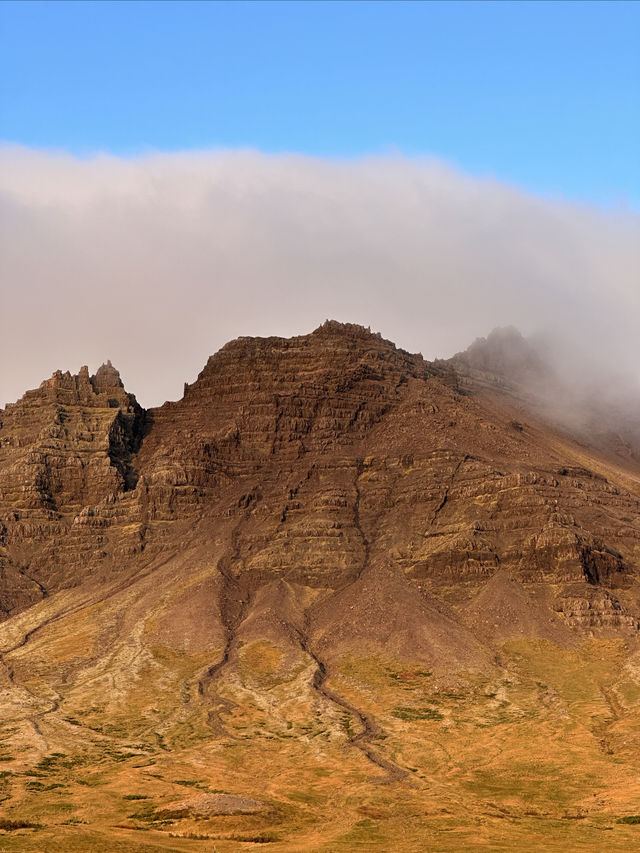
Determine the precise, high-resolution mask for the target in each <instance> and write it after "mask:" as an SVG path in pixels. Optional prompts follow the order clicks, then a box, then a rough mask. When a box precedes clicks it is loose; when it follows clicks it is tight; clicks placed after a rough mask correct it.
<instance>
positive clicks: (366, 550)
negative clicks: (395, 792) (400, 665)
mask: <svg viewBox="0 0 640 853" xmlns="http://www.w3.org/2000/svg"><path fill="white" fill-rule="evenodd" d="M508 338H509V340H508V341H507V342H506V343H505V346H506V347H507V349H508V351H509V353H512V352H513V350H514V338H513V333H509V335H508ZM494 343H495V342H494ZM515 344H517V346H515V349H516V350H517V352H519V353H520V355H519V356H518V364H519V365H520V368H521V369H522V370H530V369H533V368H532V366H531V362H530V359H529V356H528V354H527V353H526V352H524V351H523V349H522V347H521V346H520V344H519V343H518V341H515ZM485 349H486V348H484V349H483V347H482V346H480V345H478V346H476V348H475V349H474V348H473V347H472V348H471V350H470V351H469V352H470V353H471V355H470V356H469V357H468V358H467V361H466V368H465V370H462V368H461V367H460V363H459V362H456V360H454V361H453V363H452V364H444V363H439V364H430V363H428V362H425V361H424V360H423V359H422V358H421V357H420V356H417V355H411V354H409V353H406V352H404V351H402V350H399V349H397V348H396V347H395V346H394V345H393V344H391V343H390V342H388V341H385V340H383V339H382V338H381V337H380V336H379V335H375V334H372V333H371V332H370V331H369V330H367V329H363V328H362V327H359V326H353V325H342V324H338V323H334V322H327V323H325V324H324V325H323V326H321V327H320V328H319V329H317V330H316V331H315V332H314V333H312V334H310V335H306V336H300V337H295V338H290V339H283V338H239V339H238V340H235V341H232V342H231V343H229V344H227V345H226V346H224V347H223V348H222V349H221V350H220V351H219V352H218V353H216V354H215V355H214V356H212V357H211V358H210V359H209V361H208V362H207V364H206V366H205V368H204V369H203V371H202V372H201V374H200V375H199V377H198V379H197V380H196V381H195V382H194V383H193V384H192V385H187V386H185V393H184V397H183V398H182V400H180V401H179V402H176V403H166V404H165V405H164V406H162V407H160V408H158V409H153V410H150V411H148V412H144V411H143V410H142V409H141V408H140V407H139V406H138V404H137V403H136V400H135V397H133V395H131V394H129V393H127V392H126V391H125V389H124V387H123V385H122V382H121V380H120V376H119V374H118V372H117V370H115V368H114V367H113V366H112V365H111V363H110V362H108V363H107V364H106V365H103V366H102V367H101V368H99V370H98V371H97V372H96V374H95V376H89V372H88V370H87V368H86V367H83V368H82V369H81V370H80V372H79V373H78V375H77V376H72V375H70V374H69V373H64V374H63V373H61V372H57V373H55V374H54V375H53V377H52V378H51V379H50V380H48V381H46V382H43V383H42V385H41V386H40V388H38V389H37V390H35V391H29V392H27V393H26V394H25V395H24V397H23V398H22V399H21V400H20V401H18V402H17V403H15V404H13V405H11V406H8V407H7V408H6V410H4V411H2V412H0V422H1V423H0V573H1V574H0V582H1V586H0V589H1V593H0V607H1V608H2V609H3V610H4V612H5V613H7V614H12V613H16V612H18V611H19V610H22V609H24V608H25V607H28V606H29V604H31V603H33V602H34V601H37V600H38V599H40V598H42V597H43V596H46V595H51V594H53V593H54V592H55V591H56V590H59V589H61V588H63V587H69V586H75V585H79V584H84V583H86V582H87V581H90V582H91V583H100V582H106V581H111V580H113V579H114V578H116V577H118V578H124V579H126V577H127V576H129V575H132V574H133V573H134V572H136V571H138V570H139V569H140V568H141V567H143V566H144V565H145V564H146V563H148V562H149V561H150V560H152V559H155V558H157V557H158V555H161V554H162V553H169V552H171V553H173V552H177V551H180V550H186V549H188V548H196V547H197V548H198V549H200V551H199V553H202V554H208V555H209V558H210V559H211V560H213V561H215V562H217V566H218V570H219V575H220V583H219V584H217V585H216V586H215V589H214V590H213V591H212V593H211V594H212V595H213V596H214V597H215V598H216V612H219V613H220V620H221V622H222V624H223V626H224V629H225V630H226V631H227V632H229V633H230V634H231V633H233V632H234V631H235V630H236V629H237V628H238V626H239V625H240V624H241V623H243V622H244V623H245V626H246V625H248V624H250V622H251V620H250V619H249V617H250V615H251V607H252V602H254V603H255V601H260V600H262V599H261V597H260V596H259V595H258V593H259V591H260V590H261V589H267V588H268V589H271V588H272V587H271V586H270V585H273V584H274V583H277V582H280V581H285V582H286V583H288V584H294V585H298V587H299V588H305V589H316V590H323V591H324V592H323V594H328V595H333V594H334V593H336V595H337V597H336V598H335V607H336V608H337V609H336V611H335V612H331V613H329V611H327V610H326V608H325V610H322V609H320V610H318V611H317V613H318V614H324V615H323V616H322V619H321V620H320V621H318V622H317V624H318V626H320V625H321V624H322V625H323V626H324V627H323V628H322V636H323V637H325V640H323V643H325V645H327V644H329V645H330V643H331V637H334V636H335V637H336V638H338V639H336V643H338V644H339V643H342V642H343V641H344V635H345V632H346V633H347V634H349V633H351V634H352V635H353V636H359V633H360V628H357V626H354V625H353V624H352V622H353V620H352V608H353V607H355V604H354V602H353V601H351V599H352V598H353V595H354V594H355V592H356V591H357V590H358V589H360V590H361V596H360V597H358V596H356V598H357V599H358V612H359V611H360V610H362V614H363V615H362V619H367V618H368V617H367V616H366V614H367V612H368V611H367V607H368V605H367V602H369V603H370V605H371V612H372V613H374V612H375V613H380V612H381V608H382V607H383V604H382V603H381V600H380V594H381V593H380V590H381V589H387V590H388V591H389V592H388V595H389V597H390V598H389V600H390V601H391V599H393V600H394V601H396V603H397V600H398V596H400V598H401V599H403V600H404V599H406V601H407V602H408V601H409V600H410V599H411V597H412V596H415V601H414V605H413V606H411V607H409V606H408V605H407V606H406V607H405V606H404V605H403V608H402V609H403V612H405V613H406V614H407V620H408V622H407V624H406V625H403V627H402V631H400V632H399V633H398V632H396V634H397V635H398V637H401V639H398V643H400V645H402V646H403V647H404V646H406V645H410V644H411V642H413V641H414V640H415V643H417V644H418V645H420V644H421V643H422V644H427V645H428V643H427V639H425V636H426V635H425V633H424V625H423V623H424V624H427V623H429V622H431V623H433V626H437V627H434V628H433V631H432V637H437V638H438V641H437V642H435V640H433V639H432V641H430V642H431V645H432V646H434V648H435V647H437V648H436V650H435V651H432V652H431V653H432V654H434V655H435V656H436V657H442V656H443V655H444V652H443V648H444V645H443V644H444V640H443V639H442V638H443V637H444V636H446V635H449V636H451V637H452V640H451V642H452V643H454V644H455V646H456V649H457V652H456V654H457V655H458V656H459V657H461V658H465V656H466V658H469V659H471V658H474V656H475V657H478V656H479V654H480V653H479V652H478V651H477V650H476V649H475V647H474V640H473V638H472V637H471V636H470V635H469V633H468V630H467V629H466V628H464V629H463V628H462V626H461V625H460V626H459V630H458V632H457V633H456V631H452V630H449V628H447V626H450V625H452V624H454V621H455V619H456V618H457V617H456V615H455V613H456V611H461V609H463V608H464V607H466V605H467V603H468V602H470V601H472V600H475V597H476V596H477V595H478V594H479V593H480V591H481V590H482V589H483V588H484V587H485V586H486V585H487V583H488V582H489V581H490V579H491V578H492V576H494V575H496V573H497V572H501V573H502V574H501V575H500V577H508V578H510V579H512V581H513V584H514V585H509V584H507V583H506V582H505V584H503V585H502V586H501V587H500V596H501V598H500V601H502V599H503V598H504V596H507V594H509V595H511V594H513V596H514V599H513V600H514V605H513V606H514V607H516V606H517V608H519V609H520V610H522V608H523V607H524V605H523V602H524V601H527V600H528V599H529V597H531V599H532V600H535V602H536V605H535V608H533V610H532V612H533V613H534V614H538V616H536V618H537V619H538V621H539V622H540V625H541V631H543V632H547V633H548V632H549V631H550V630H551V629H550V628H548V624H547V622H548V620H549V619H551V621H552V622H553V626H554V628H553V630H554V631H555V630H556V627H557V626H556V622H558V623H559V624H561V625H564V626H565V627H566V628H571V627H573V629H574V630H582V629H586V630H594V629H596V630H603V631H607V630H610V631H613V632H620V631H622V632H629V631H631V632H634V631H636V630H637V625H638V617H639V616H640V612H639V610H638V588H639V587H638V579H639V574H640V571H639V570H640V566H639V563H638V560H639V557H638V555H639V554H640V501H639V497H640V478H639V477H638V471H637V470H636V469H635V468H634V467H633V464H632V462H630V463H629V466H628V467H627V468H624V467H621V466H620V465H618V464H613V463H611V461H610V460H608V459H607V458H606V457H604V456H602V455H601V454H599V453H598V452H596V451H591V450H588V449H587V448H585V447H584V446H580V445H577V444H573V443H572V442H571V441H570V440H569V439H567V438H566V436H564V437H563V436H561V435H558V434H556V433H554V431H553V429H552V428H550V427H549V426H547V425H545V424H544V423H543V422H540V421H537V420H536V418H535V415H534V413H532V412H530V411H526V410H523V408H522V405H521V404H519V403H514V401H513V397H512V396H509V395H503V396H500V393H496V386H495V384H494V385H492V386H491V389H490V391H488V390H487V387H488V384H487V381H486V378H487V375H488V374H489V373H490V372H491V371H493V370H495V369H496V364H495V363H494V362H495V359H496V358H498V362H499V366H500V365H503V362H504V360H505V358H506V356H505V354H504V352H503V350H504V347H501V346H499V347H498V350H499V352H498V354H497V355H496V352H495V348H494V351H492V354H487V352H486V351H485ZM500 353H502V355H501V354H500ZM471 363H472V369H471V368H470V364H471ZM533 367H534V368H535V369H536V370H537V369H538V368H539V366H538V365H534V366H533ZM456 369H457V370H458V372H456ZM460 371H462V372H461V373H460ZM489 384H490V383H489ZM383 567H384V568H383ZM381 573H382V574H381ZM394 577H395V580H394V579H393V578H394ZM374 578H378V581H376V582H374V581H373V579H374ZM380 578H383V579H384V583H382V581H381V580H380ZM381 584H382V586H381ZM349 585H354V586H353V589H352V592H353V594H352V593H349V594H347V593H346V592H344V590H346V589H348V588H350V587H349ZM356 585H357V586H356ZM509 591H511V592H509ZM487 594H488V593H487ZM496 595H497V593H496ZM262 598H264V595H263V596H262ZM492 600H493V599H492ZM434 601H438V602H441V603H442V606H445V605H446V606H447V607H448V608H450V610H447V613H446V614H445V613H440V612H439V611H438V610H437V607H436V604H434ZM345 602H347V603H345ZM348 602H350V603H348ZM287 606H288V605H287ZM394 606H395V605H394ZM501 606H502V605H501ZM301 607H302V605H301ZM303 610H304V607H302V610H301V611H300V612H301V613H302V611H303ZM310 614H311V611H310V612H309V617H310ZM387 617H388V618H385V619H384V620H381V619H379V620H378V621H379V624H384V625H386V626H387V628H388V626H389V625H395V624H396V623H398V624H399V622H398V619H399V618H400V617H399V616H398V614H397V613H396V610H394V608H393V607H392V608H390V610H389V613H388V614H387ZM291 618H293V617H291ZM300 618H301V619H302V616H301V617H300ZM474 618H476V617H474ZM479 618H480V617H479V616H478V617H477V618H476V621H477V620H478V619H479ZM532 618H533V617H532ZM248 619H249V621H247V620H248ZM318 619H320V615H318V616H317V620H318ZM317 620H316V621H317ZM350 620H351V621H350ZM254 621H255V620H254ZM285 621H286V620H285ZM265 624H266V623H265ZM269 624H271V623H269ZM287 624H288V625H289V628H288V629H287V630H289V631H294V628H292V627H291V625H290V623H289V622H287ZM300 624H302V623H300ZM311 624H313V620H312V622H311ZM478 624H480V623H478ZM549 624H551V623H549ZM349 625H351V628H349V627H348V626H349ZM345 626H346V627H345ZM387 628H385V631H386V634H385V637H382V636H381V638H380V642H381V643H382V642H384V643H386V642H389V637H388V636H387V634H389V631H387ZM297 630H301V629H300V627H298V629H297ZM317 630H318V631H321V628H320V627H318V628H317ZM362 630H363V631H364V634H363V636H364V635H366V637H367V642H370V641H371V642H373V641H375V630H373V634H372V630H371V628H370V626H368V627H366V630H365V628H364V627H363V628H362ZM389 630H391V629H389ZM483 630H484V629H483ZM528 630H530V631H531V630H533V628H532V627H531V626H530V625H529V627H528ZM557 630H560V629H559V628H558V629H557ZM294 633H295V631H294ZM391 633H393V631H392V632H391ZM427 633H428V631H427ZM456 636H457V637H458V639H455V637H456ZM411 638H413V640H412V639H411ZM329 652H330V649H329Z"/></svg>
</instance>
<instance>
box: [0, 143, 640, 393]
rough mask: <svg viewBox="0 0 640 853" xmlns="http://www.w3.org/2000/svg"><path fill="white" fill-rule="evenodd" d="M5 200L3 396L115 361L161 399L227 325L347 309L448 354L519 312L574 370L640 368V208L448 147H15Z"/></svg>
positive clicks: (251, 329)
mask: <svg viewBox="0 0 640 853" xmlns="http://www.w3.org/2000/svg"><path fill="white" fill-rule="evenodd" d="M0 216H1V232H0V265H1V266H0V276H1V291H0V296H1V317H2V320H1V323H0V405H3V404H5V403H7V402H12V401H14V400H16V399H17V398H18V397H20V396H21V395H22V394H23V393H24V391H26V390H27V389H29V388H32V387H37V385H38V384H39V383H40V382H41V381H42V380H43V379H45V378H47V377H49V376H50V375H51V374H52V373H53V371H54V370H56V369H62V370H70V371H72V372H77V371H78V369H79V367H80V366H81V365H82V364H88V365H89V367H90V369H91V371H92V372H95V369H96V368H97V367H98V366H99V365H100V364H101V363H102V362H104V361H106V360H107V359H108V358H110V359H111V361H112V362H113V363H114V365H115V366H116V367H118V369H119V370H120V372H121V374H122V377H123V381H124V383H125V386H126V388H127V390H129V391H131V392H132V393H134V394H136V396H137V397H138V399H139V401H140V402H141V403H142V404H143V405H145V406H152V405H159V404H161V403H162V402H164V401H165V400H167V399H176V398H178V397H180V396H181V395H182V388H183V383H184V382H185V381H189V382H191V381H193V380H194V378H195V377H196V375H197V374H198V372H199V371H200V370H201V368H202V366H203V365H204V363H205V361H206V359H207V357H208V356H209V355H210V354H211V353H213V352H215V351H216V350H217V349H219V348H220V347H221V346H222V345H223V344H224V343H225V342H226V341H227V340H229V339H231V338H234V337H237V336H239V335H285V336H289V335H293V334H303V333H307V332H310V331H312V330H313V329H314V328H316V327H317V326H318V325H320V323H322V322H323V321H324V320H325V319H327V318H333V319H337V320H342V321H348V322H355V323H360V324H362V325H365V326H371V327H372V329H374V330H376V331H379V332H381V333H382V335H383V336H384V337H386V338H390V339H391V340H393V341H394V342H395V343H396V344H397V345H398V346H401V347H402V348H404V349H408V350H410V351H413V352H422V354H423V355H424V356H425V357H426V358H429V359H433V358H436V357H441V358H446V357H448V356H451V355H453V354H454V353H455V352H457V351H459V350H462V349H465V348H466V347H467V346H468V345H469V344H470V343H471V342H472V341H473V340H474V339H475V338H477V337H478V336H482V335H486V334H487V333H488V332H489V331H490V330H491V329H492V328H493V327H495V326H507V325H513V326H516V327H517V328H518V329H520V331H521V332H522V333H523V334H524V335H527V336H531V335H533V336H536V339H537V340H540V339H544V340H545V341H549V342H550V343H549V346H548V352H549V353H555V355H553V358H554V359H555V363H556V366H557V368H558V369H559V370H560V371H561V372H563V375H564V376H565V377H566V378H569V379H571V377H575V378H576V381H577V380H578V379H580V381H581V382H583V383H585V382H586V383H589V382H592V381H593V382H596V381H597V382H598V383H602V382H603V381H604V383H605V384H606V382H607V377H608V376H609V375H611V374H616V375H624V376H626V377H627V378H628V381H631V382H633V383H634V384H636V383H638V381H639V380H640V335H639V334H638V326H639V320H640V216H639V215H638V214H637V213H635V212H632V211H629V210H624V209H620V210H602V209H598V208H596V207H591V206H587V205H584V204H577V203H572V202H571V201H568V200H564V199H550V198H541V197H535V196H533V195H531V194H527V193H525V192H523V191H522V190H520V189H518V188H517V187H513V186H509V185H506V184H504V183H501V182H500V181H499V180H497V179H494V178H492V177H475V176H470V175H467V174H463V173H461V172H460V171H458V170H456V169H455V168H454V167H452V166H450V165H448V164H446V163H443V162H440V161H437V160H433V159H408V158H404V157H400V156H386V157H370V158H362V159H357V160H323V159H316V158H310V157H302V156H295V155H267V154H262V153H259V152H255V151H203V152H183V153H174V154H159V153H148V154H145V155H142V156H136V157H131V158H119V157H113V156H107V155H97V156H93V157H91V158H87V159H79V158H76V157H73V156H71V155H68V154H66V153H52V152H43V151H36V150H31V149H27V148H22V147H16V146H4V147H2V148H0ZM625 381H626V380H625Z"/></svg>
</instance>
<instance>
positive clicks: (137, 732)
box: [0, 605, 640, 853]
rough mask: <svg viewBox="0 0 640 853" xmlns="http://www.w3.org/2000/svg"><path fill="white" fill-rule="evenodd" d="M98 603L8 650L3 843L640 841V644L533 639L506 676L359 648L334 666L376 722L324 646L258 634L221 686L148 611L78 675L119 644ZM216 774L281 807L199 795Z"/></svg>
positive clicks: (499, 668) (140, 847)
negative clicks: (300, 647)
mask: <svg viewBox="0 0 640 853" xmlns="http://www.w3.org/2000/svg"><path fill="white" fill-rule="evenodd" d="M37 609H38V608H35V610H36V611H37ZM99 610H100V608H99V607H97V608H96V606H95V605H92V606H90V607H88V608H87V609H86V610H81V611H80V612H76V613H74V615H73V616H70V617H66V618H62V619H59V620H58V621H55V620H54V621H52V622H51V623H50V624H49V625H47V626H46V627H45V628H43V629H42V631H41V633H40V634H39V635H38V636H37V638H36V637H34V638H33V641H32V642H31V643H29V644H27V645H25V646H23V647H21V648H19V649H16V651H14V652H12V653H11V654H7V655H5V668H6V667H7V665H9V666H10V667H11V668H12V669H13V670H14V672H15V675H14V677H15V679H16V681H17V682H19V684H20V685H21V686H20V688H17V687H15V686H14V687H13V689H10V688H11V687H12V685H11V684H7V683H5V685H4V691H3V698H4V700H5V706H4V712H5V713H4V720H3V724H2V729H1V732H0V734H1V737H2V744H1V747H0V748H1V750H2V754H1V756H0V760H1V765H0V767H1V776H0V781H1V785H2V789H1V790H2V794H1V796H2V807H3V808H2V824H1V826H2V829H0V850H4V851H9V850H11V851H13V850H15V851H30V853H31V852H32V851H33V853H35V851H42V853H45V851H46V853H50V851H51V852H52V851H61V853H62V851H64V852H65V853H66V852H67V851H69V853H73V851H104V853H111V851H120V850H122V851H132V853H143V851H157V850H166V851H207V853H212V851H217V853H228V851H244V850H257V849H266V850H271V851H282V853H284V851H288V853H295V851H301V852H302V851H309V853H311V851H313V853H333V851H335V853H342V852H343V851H344V853H348V851H407V853H409V851H416V853H417V851H443V853H444V851H465V850H482V851H499V850H518V851H541V850H544V851H559V852H560V851H563V853H564V851H572V850H580V851H594V853H596V851H597V853H600V851H605V850H606V851H621V853H622V851H624V853H627V851H630V850H632V849H634V848H635V846H636V845H638V843H639V841H640V817H637V820H638V821H639V823H637V824H634V823H633V822H632V821H633V820H634V816H637V815H639V814H640V655H638V654H637V653H636V654H635V655H634V654H632V653H630V651H629V649H628V648H627V647H626V646H625V643H624V641H622V640H620V639H602V638H601V639H590V640H587V641H581V644H578V645H576V646H574V647H573V648H560V647H558V646H556V645H554V644H553V643H552V642H550V641H546V640H533V639H519V640H513V641H510V642H508V643H506V644H505V645H504V646H503V647H502V649H501V650H500V653H499V656H498V661H497V663H496V666H495V668H494V670H493V672H492V673H491V674H490V675H479V674H477V673H476V674H472V673H466V674H464V673H461V674H460V675H459V676H456V677H455V678H453V677H451V676H447V677H444V676H442V675H437V674H434V673H431V672H429V671H428V670H426V669H424V667H422V666H420V665H418V664H415V663H412V662H411V661H407V660H393V659H384V658H382V657H349V656H343V657H342V658H341V659H340V660H339V661H338V662H337V664H336V665H335V666H334V667H333V669H332V671H331V674H330V675H329V676H328V678H327V681H326V686H327V688H329V689H330V690H331V691H332V693H334V694H336V695H337V696H339V697H340V698H341V699H342V700H344V701H345V702H346V703H347V705H350V706H352V707H353V708H357V709H358V710H359V711H360V712H361V713H363V714H365V715H366V716H367V718H368V719H374V720H375V722H376V724H377V725H376V730H375V732H374V734H373V735H372V737H371V738H370V739H366V740H365V739H364V738H361V739H359V738H358V734H359V732H360V731H361V729H362V722H361V719H360V718H359V717H358V716H357V715H356V714H354V713H351V712H349V711H348V710H346V709H345V708H344V707H341V706H339V705H337V704H336V703H335V702H332V701H330V700H329V699H328V698H326V697H325V696H323V695H322V694H320V693H318V691H317V690H314V689H313V688H312V680H313V675H314V670H315V665H314V662H313V661H312V660H310V659H309V658H306V657H305V656H304V655H303V654H302V653H300V655H299V658H298V659H297V660H296V661H293V662H291V661H289V662H288V664H287V667H286V669H283V664H284V657H283V652H282V650H281V649H280V648H278V646H277V645H275V644H273V643H271V642H269V641H266V640H257V641H253V642H249V643H245V644H242V645H241V646H240V648H239V651H238V655H237V660H236V661H235V662H234V665H230V666H229V667H228V668H227V669H226V670H224V671H223V672H221V674H220V677H219V679H218V681H217V682H216V684H215V691H214V692H213V693H212V694H211V696H210V697H209V701H208V702H204V701H202V700H201V698H199V697H198V695H197V694H198V691H197V689H196V682H197V675H198V673H199V672H200V671H201V670H202V667H203V665H205V664H206V663H207V660H208V659H210V655H209V657H208V658H207V656H206V655H204V654H202V653H201V654H199V655H191V656H190V655H187V654H185V653H179V652H176V651H175V650H172V649H169V648H167V647H166V646H163V645H162V644H158V643H152V642H150V641H149V642H147V639H148V637H147V634H148V633H149V632H148V631H146V626H145V624H144V623H141V625H140V626H139V630H138V631H137V632H134V634H133V636H134V637H136V638H137V639H135V641H134V640H132V639H129V640H128V641H127V643H125V644H122V645H121V647H116V648H113V649H111V650H110V651H109V655H108V659H105V657H104V656H101V657H100V660H101V662H102V663H101V665H100V666H95V665H94V669H93V670H92V669H91V667H87V668H86V669H85V671H84V674H83V677H82V678H78V679H76V680H75V681H74V682H73V686H68V685H66V684H65V676H64V671H65V670H64V666H63V664H64V663H65V662H66V663H69V661H73V659H74V655H75V656H76V657H78V655H79V654H84V655H85V656H86V657H90V656H91V655H95V654H96V653H98V652H99V650H96V649H95V648H93V646H92V636H93V637H94V638H95V636H97V626H98V625H99V623H100V618H101V614H100V612H99ZM23 618H24V621H25V625H26V624H27V619H29V618H30V619H33V618H36V616H34V614H33V612H31V615H30V616H27V615H25V616H24V617H23ZM151 619H152V617H150V620H151ZM70 620H73V624H74V626H75V635H74V636H75V639H74V642H73V643H71V642H70V640H69V636H70V633H69V628H70ZM74 646H75V652H74ZM78 648H81V649H82V650H83V651H82V652H81V653H79V652H78ZM56 673H57V674H56ZM18 694H19V695H18ZM176 697H178V699H176ZM11 701H12V702H13V704H11ZM17 702H19V703H20V704H19V706H18V705H16V703H17ZM212 708H213V713H210V712H211V709H212ZM363 747H364V748H363ZM366 750H369V752H371V751H373V754H374V757H375V756H377V757H379V758H381V759H382V760H383V762H384V761H386V762H389V763H390V764H392V765H393V766H395V767H396V768H398V769H399V771H402V772H401V773H399V774H398V776H400V777H401V778H394V775H393V773H388V772H387V771H386V770H384V769H383V768H382V767H381V766H379V765H377V764H376V763H374V762H373V761H372V760H371V759H370V758H369V757H367V755H366V754H365V751H366ZM403 774H406V775H403ZM206 794H229V795H236V796H239V797H250V798H252V799H254V800H258V801H260V803H261V804H262V806H261V807H260V809H259V810H258V811H253V812H251V813H231V814H211V813H210V814H204V813H198V806H197V803H198V798H201V797H202V796H203V795H206ZM194 798H195V803H196V806H195V807H193V808H192V809H188V810H187V812H184V811H183V813H182V814H181V813H179V812H180V810H179V809H178V810H176V809H175V808H174V813H173V814H172V811H171V806H172V804H173V805H174V806H175V804H176V803H184V801H185V800H186V801H191V802H194ZM205 799H206V798H205ZM163 809H164V811H163ZM214 811H215V810H214ZM625 821H626V822H625Z"/></svg>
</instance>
